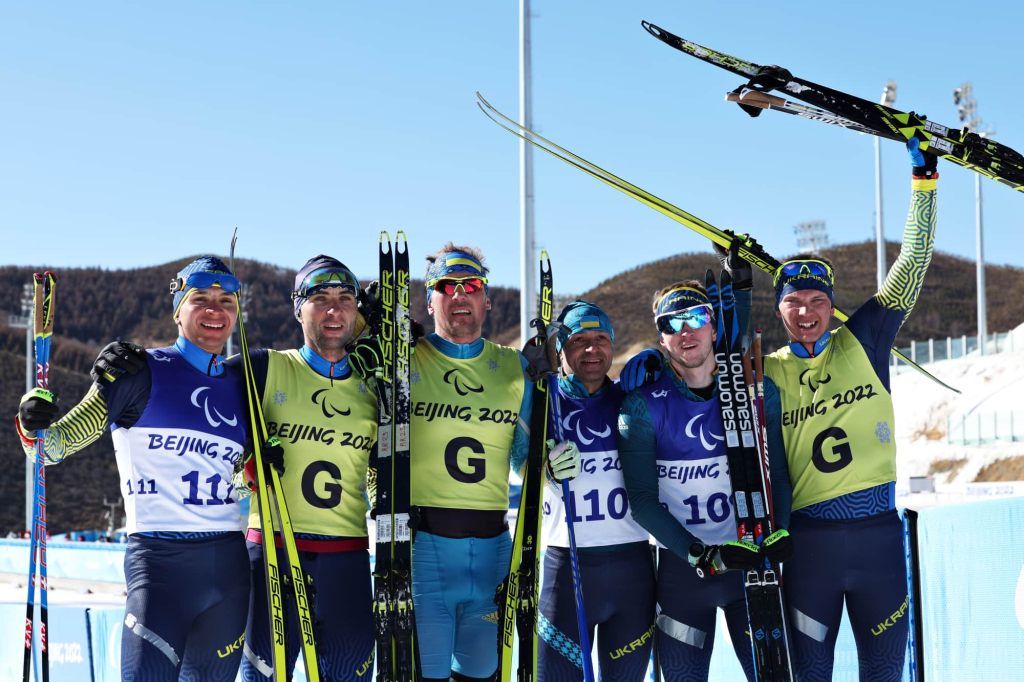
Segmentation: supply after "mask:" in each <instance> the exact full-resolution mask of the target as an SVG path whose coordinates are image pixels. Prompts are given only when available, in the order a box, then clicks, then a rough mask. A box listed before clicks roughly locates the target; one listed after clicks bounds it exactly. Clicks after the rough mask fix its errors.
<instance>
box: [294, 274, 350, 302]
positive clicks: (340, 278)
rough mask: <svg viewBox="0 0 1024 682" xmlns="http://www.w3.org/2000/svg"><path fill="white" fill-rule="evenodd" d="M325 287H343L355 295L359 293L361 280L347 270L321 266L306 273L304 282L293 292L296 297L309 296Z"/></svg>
mask: <svg viewBox="0 0 1024 682" xmlns="http://www.w3.org/2000/svg"><path fill="white" fill-rule="evenodd" d="M324 287H341V288H342V289H344V290H345V291H347V292H348V293H350V294H352V295H353V296H355V295H358V293H359V280H357V279H355V278H354V277H353V276H352V273H350V272H348V271H347V270H338V269H336V268H320V269H319V270H314V271H313V272H311V273H309V274H308V275H306V278H305V279H303V280H302V284H301V285H300V286H299V288H298V289H297V290H296V291H295V292H294V293H293V294H292V296H294V297H299V298H307V297H308V296H309V295H310V294H312V293H313V292H314V291H316V290H317V289H322V288H324Z"/></svg>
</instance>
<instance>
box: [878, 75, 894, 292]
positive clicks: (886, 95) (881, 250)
mask: <svg viewBox="0 0 1024 682" xmlns="http://www.w3.org/2000/svg"><path fill="white" fill-rule="evenodd" d="M895 102H896V81H889V82H888V83H886V84H885V89H884V90H882V98H881V99H880V100H879V104H882V105H884V106H887V107H891V106H892V105H893V104H894V103H895ZM881 142H882V138H880V137H877V136H876V137H875V246H876V249H875V261H876V263H877V266H878V289H879V291H881V289H882V283H883V282H884V281H885V272H886V268H885V228H884V227H883V225H882V145H881Z"/></svg>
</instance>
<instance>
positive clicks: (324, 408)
mask: <svg viewBox="0 0 1024 682" xmlns="http://www.w3.org/2000/svg"><path fill="white" fill-rule="evenodd" d="M329 390H330V389H326V388H321V389H317V390H316V391H313V395H311V396H309V401H310V402H311V403H313V404H314V405H317V406H319V407H320V411H321V412H323V413H324V416H325V417H327V418H328V419H330V418H331V417H333V416H334V415H338V416H341V417H347V416H348V415H350V414H352V409H351V408H348V407H346V408H344V409H339V408H338V407H336V406H334V405H332V404H331V403H330V402H328V400H327V395H326V393H327V392H328V391H329Z"/></svg>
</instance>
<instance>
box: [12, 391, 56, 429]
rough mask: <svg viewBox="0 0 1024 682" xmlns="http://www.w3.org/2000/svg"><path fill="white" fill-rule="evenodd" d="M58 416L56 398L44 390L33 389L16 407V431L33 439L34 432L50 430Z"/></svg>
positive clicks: (50, 392)
mask: <svg viewBox="0 0 1024 682" xmlns="http://www.w3.org/2000/svg"><path fill="white" fill-rule="evenodd" d="M59 414H60V409H59V408H58V407H57V396H56V395H55V394H54V393H53V392H52V391H47V390H46V389H45V388H33V389H32V390H31V391H29V392H28V393H26V394H25V395H23V396H22V397H21V404H20V405H18V430H19V431H21V432H22V433H23V434H24V435H25V436H27V437H29V438H34V437H35V432H36V431H41V430H44V429H48V428H50V425H51V424H53V422H55V421H57V415H59Z"/></svg>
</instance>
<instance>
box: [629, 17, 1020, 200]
mask: <svg viewBox="0 0 1024 682" xmlns="http://www.w3.org/2000/svg"><path fill="white" fill-rule="evenodd" d="M640 23H641V25H642V26H643V27H644V29H645V30H646V31H647V32H648V33H650V34H651V35H652V36H654V37H655V38H657V39H658V40H660V41H662V42H663V43H665V44H666V45H670V46H671V47H674V48H675V49H677V50H679V51H680V52H683V53H684V54H688V55H690V56H691V57H696V58H697V59H700V60H701V61H705V62H707V63H708V64H713V65H715V66H717V67H719V68H722V69H725V70H726V71H730V72H732V73H734V74H736V75H738V76H743V77H744V78H747V79H748V80H747V83H746V84H744V85H741V86H740V87H738V88H736V89H735V90H733V91H732V92H730V93H729V94H727V95H726V99H727V100H729V101H730V102H736V103H737V104H739V106H740V108H742V109H743V110H744V111H745V112H747V114H749V115H750V116H753V117H756V116H758V115H759V114H760V113H761V112H762V111H764V110H765V109H770V110H772V111H781V112H783V113H786V114H792V115H794V116H799V117H801V118H807V119H811V120H813V121H818V122H820V123H827V124H829V125H835V126H839V127H841V128H849V129H850V130H855V131H857V132H860V133H867V134H869V135H877V136H878V137H884V138H887V139H890V140H897V141H899V142H906V141H907V140H909V139H910V138H912V137H915V136H916V137H917V138H918V139H921V140H924V141H923V142H922V143H921V150H922V151H925V152H929V153H931V154H934V155H936V156H938V157H940V158H943V159H946V160H948V161H951V162H952V163H955V164H957V165H958V166H963V167H964V168H969V169H971V170H973V171H974V172H976V173H980V174H981V175H984V176H985V177H987V178H991V179H993V180H995V181H997V182H1001V183H1003V184H1004V185H1008V186H1009V187H1012V188H1013V189H1015V190H1017V191H1018V192H1024V155H1021V154H1020V153H1019V152H1018V151H1016V150H1015V149H1012V148H1010V147H1007V146H1006V145H1004V144H1000V143H999V142H996V141H995V140H992V139H989V138H987V137H984V136H982V135H979V134H978V133H975V132H972V131H970V130H968V129H966V128H964V129H959V130H958V129H955V128H950V127H948V126H944V125H942V124H941V123H936V122H934V121H929V120H928V117H927V116H923V115H921V114H916V113H914V112H912V111H911V112H905V111H900V110H899V109H893V108H892V107H888V106H886V105H884V104H879V103H877V102H871V101H868V100H866V99H862V98H860V97H856V96H855V95H850V94H847V93H845V92H841V91H839V90H833V89H832V88H829V87H826V86H824V85H818V84H817V83H812V82H811V81H807V80H803V79H802V78H797V77H796V76H794V75H793V74H791V73H790V72H789V71H788V70H786V69H784V68H782V67H781V66H774V65H773V66H761V65H759V64H754V63H753V62H748V61H745V60H743V59H739V58H738V57H733V56H732V55H728V54H725V53H723V52H717V51H715V50H712V49H710V48H707V47H704V46H703V45H698V44H697V43H694V42H691V41H689V40H686V39H685V38H681V37H679V36H677V35H675V34H673V33H671V32H669V31H666V30H665V29H663V28H661V27H660V26H655V25H654V24H652V23H650V22H648V21H643V22H640ZM773 90H776V91H779V92H782V93H785V94H786V95H788V96H791V97H795V98H796V99H799V100H802V101H804V102H807V105H804V104H799V103H797V102H791V101H789V100H787V99H784V98H782V97H778V96H776V95H770V94H768V93H769V92H771V91H773ZM808 105H810V106H808Z"/></svg>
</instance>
